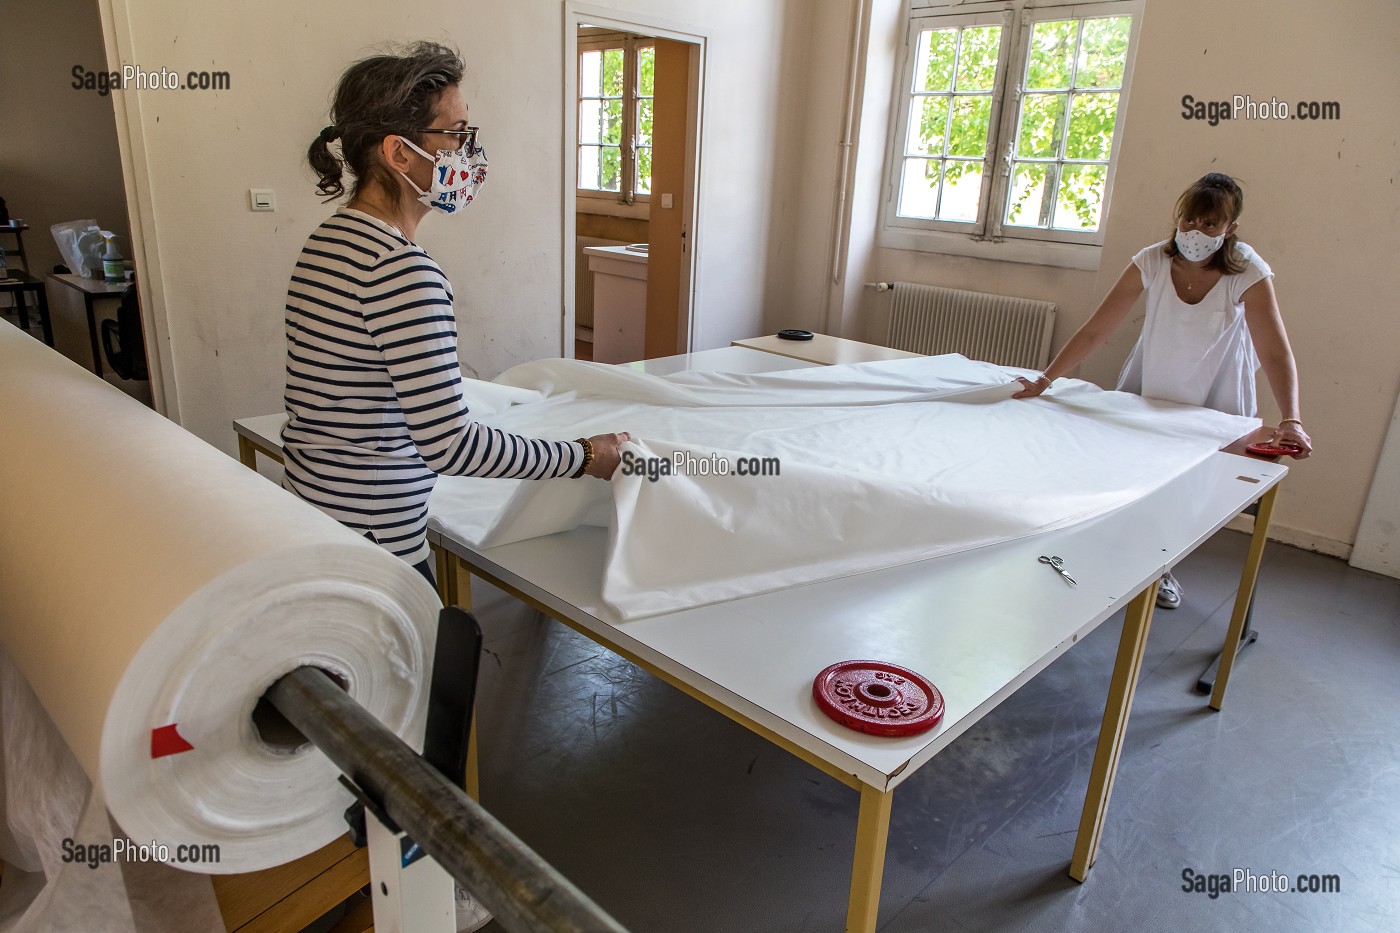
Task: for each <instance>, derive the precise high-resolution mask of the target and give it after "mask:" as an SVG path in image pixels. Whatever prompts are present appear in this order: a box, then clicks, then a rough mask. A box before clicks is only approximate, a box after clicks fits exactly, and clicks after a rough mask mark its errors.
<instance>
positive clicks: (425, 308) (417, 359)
mask: <svg viewBox="0 0 1400 933" xmlns="http://www.w3.org/2000/svg"><path fill="white" fill-rule="evenodd" d="M461 384H462V374H461V369H460V366H459V363H458V360H457V320H456V317H455V316H454V315H453V311H452V287H451V285H450V284H448V281H447V277H446V276H445V275H443V273H442V269H440V268H439V267H438V264H437V263H435V262H433V260H432V259H431V258H430V257H429V256H428V254H427V253H425V252H424V251H423V249H422V247H420V246H418V245H417V244H415V243H412V242H410V241H409V240H408V239H406V238H405V237H404V236H403V235H402V234H401V233H399V231H397V230H395V229H394V228H393V227H390V226H389V225H388V224H385V223H383V222H382V221H380V220H378V219H376V218H374V217H371V216H370V215H368V214H365V213H362V212H360V211H356V210H350V209H348V208H344V209H341V210H339V211H337V212H336V213H335V214H334V215H332V216H331V217H330V219H328V220H327V221H326V222H325V223H323V224H321V226H319V227H317V228H316V230H315V232H314V233H312V234H311V238H310V239H309V240H307V243H306V247H305V248H304V249H303V250H302V251H301V256H300V258H299V259H298V260H297V264H296V269H295V271H294V272H293V273H292V281H291V286H290V287H289V288H288V290H287V389H286V395H285V400H286V406H287V415H288V418H289V420H288V422H287V426H286V427H285V428H284V429H283V430H282V443H283V452H284V455H285V458H286V474H285V479H284V480H283V485H284V486H285V487H286V488H287V489H289V490H291V491H292V492H295V493H296V494H297V495H299V496H301V498H303V499H305V500H306V501H308V502H310V503H311V504H312V505H315V506H316V507H318V508H319V509H321V510H322V511H323V512H325V513H326V514H328V515H330V516H331V517H332V518H335V519H337V520H339V521H340V522H342V523H343V524H345V525H347V526H349V527H350V528H352V529H354V530H355V531H358V532H360V533H361V534H368V535H370V536H371V537H372V538H373V539H374V540H375V541H377V542H378V543H379V544H380V545H382V546H384V547H385V548H387V549H389V550H390V551H392V552H394V553H395V554H396V555H398V556H399V557H402V558H403V559H404V560H406V561H408V562H409V563H417V562H418V561H420V560H424V559H425V558H427V556H428V544H427V539H426V536H425V535H426V531H427V523H428V493H430V492H431V491H432V489H433V483H434V482H435V481H436V474H438V473H443V474H449V475H465V476H489V477H519V478H524V479H547V478H549V477H555V476H569V475H571V474H573V473H575V472H576V471H577V470H578V468H579V467H580V466H581V465H582V464H583V448H582V446H581V445H579V444H577V443H574V442H572V441H544V440H535V439H531V438H525V437H520V436H518V435H515V434H507V433H506V432H504V431H500V430H498V429H496V428H491V427H487V426H485V425H482V424H478V423H477V422H476V421H474V420H473V419H472V417H471V415H470V414H469V413H468V411H467V409H466V406H465V404H464V403H463V400H462V392H461Z"/></svg>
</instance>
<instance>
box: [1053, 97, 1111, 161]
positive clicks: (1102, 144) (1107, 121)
mask: <svg viewBox="0 0 1400 933" xmlns="http://www.w3.org/2000/svg"><path fill="white" fill-rule="evenodd" d="M1117 120H1118V93H1117V92H1116V91H1109V92H1107V93H1103V94H1075V95H1074V102H1073V103H1072V104H1071V105H1070V114H1069V130H1068V131H1067V133H1066V134H1065V158H1066V159H1105V160H1106V159H1107V158H1108V153H1109V150H1110V149H1112V148H1113V125H1114V123H1115V122H1117Z"/></svg>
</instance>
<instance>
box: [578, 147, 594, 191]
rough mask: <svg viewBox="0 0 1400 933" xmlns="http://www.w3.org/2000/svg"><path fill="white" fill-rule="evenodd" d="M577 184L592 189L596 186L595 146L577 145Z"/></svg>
mask: <svg viewBox="0 0 1400 933" xmlns="http://www.w3.org/2000/svg"><path fill="white" fill-rule="evenodd" d="M578 186H579V187H580V188H592V189H596V188H597V187H598V147H597V146H579V147H578Z"/></svg>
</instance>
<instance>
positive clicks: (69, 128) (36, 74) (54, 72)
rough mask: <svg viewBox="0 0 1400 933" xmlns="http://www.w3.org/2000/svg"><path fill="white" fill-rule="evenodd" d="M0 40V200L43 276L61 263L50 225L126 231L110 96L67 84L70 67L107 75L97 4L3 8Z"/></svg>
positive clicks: (7, 0)
mask: <svg viewBox="0 0 1400 933" xmlns="http://www.w3.org/2000/svg"><path fill="white" fill-rule="evenodd" d="M59 24H61V28H60V26H59ZM0 39H3V43H0V197H3V198H4V199H5V202H6V204H7V206H8V207H9V210H10V215H11V216H12V217H18V218H20V219H22V220H24V221H26V222H27V223H28V224H29V225H30V227H31V228H32V229H31V230H29V231H28V232H27V233H26V234H25V238H24V246H25V252H26V253H28V254H29V260H30V268H31V271H33V272H35V273H36V274H38V273H44V272H49V271H50V270H51V269H52V268H53V266H54V264H55V263H58V262H61V261H62V260H61V259H60V258H59V252H58V247H57V246H56V245H55V244H54V241H53V236H52V235H51V234H50V233H49V227H50V226H52V225H53V224H56V223H60V222H62V221H66V220H82V219H86V218H92V219H93V220H96V221H97V223H98V224H99V225H100V226H102V227H103V228H104V229H107V230H112V231H115V232H116V233H119V234H121V235H122V236H123V237H125V236H126V233H127V223H126V199H125V196H124V194H123V192H122V177H121V162H120V158H119V156H118V152H117V131H116V125H115V123H114V121H113V118H112V100H111V97H110V96H106V97H103V96H99V95H98V93H97V92H96V91H85V90H75V89H74V88H73V86H72V85H73V76H72V68H73V66H74V65H82V66H83V67H84V69H85V70H88V71H94V72H97V71H103V70H105V69H106V67H107V65H106V63H107V56H106V53H105V52H104V50H103V45H102V23H101V20H100V19H99V17H98V13H97V0H4V6H3V9H0ZM12 242H13V240H12V238H10V237H5V238H4V239H3V242H0V246H5V247H7V248H8V246H9V245H10V244H11V243H12ZM117 246H118V248H119V249H121V250H122V251H123V253H124V254H125V255H130V253H129V251H128V250H127V246H128V243H127V241H126V240H125V239H121V240H118V241H117ZM86 355H88V354H87V353H86V350H85V351H84V356H86Z"/></svg>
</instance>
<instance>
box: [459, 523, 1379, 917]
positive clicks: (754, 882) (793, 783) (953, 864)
mask: <svg viewBox="0 0 1400 933" xmlns="http://www.w3.org/2000/svg"><path fill="white" fill-rule="evenodd" d="M1246 542H1247V539H1246V538H1245V537H1244V536H1243V535H1240V534H1237V533H1234V532H1222V533H1221V534H1219V535H1217V536H1216V537H1215V538H1214V539H1213V540H1211V541H1210V542H1208V543H1207V544H1206V545H1204V546H1203V547H1202V548H1200V549H1199V550H1198V551H1197V553H1196V554H1194V555H1193V556H1192V557H1191V558H1190V559H1188V560H1187V561H1185V562H1184V563H1183V564H1182V565H1181V566H1180V567H1179V568H1178V575H1179V577H1180V578H1181V579H1182V581H1183V584H1184V586H1185V590H1186V597H1185V604H1184V605H1183V606H1182V607H1181V608H1180V609H1178V610H1175V611H1171V612H1163V611H1158V612H1157V613H1156V615H1155V617H1154V620H1153V624H1152V632H1151V638H1150V642H1149V646H1148V654H1147V659H1146V663H1145V668H1144V671H1145V672H1144V675H1143V679H1142V682H1141V684H1140V686H1139V689H1138V693H1137V699H1136V702H1135V705H1134V709H1133V717H1132V720H1131V723H1130V726H1129V732H1128V740H1127V746H1126V748H1125V750H1124V754H1123V759H1122V763H1121V766H1120V769H1119V773H1118V780H1117V783H1116V785H1115V789H1114V793H1113V799H1112V803H1111V806H1110V808H1109V819H1108V826H1107V829H1106V830H1105V834H1104V838H1103V843H1102V847H1101V851H1100V856H1099V860H1098V864H1097V865H1096V867H1095V868H1094V870H1093V871H1092V872H1091V874H1090V877H1089V880H1088V882H1087V883H1085V884H1083V885H1080V884H1077V883H1075V882H1074V881H1072V880H1070V879H1069V877H1068V876H1067V875H1066V871H1065V870H1066V866H1067V865H1068V862H1069V858H1070V853H1071V849H1072V847H1073V843H1074V831H1075V828H1076V826H1077V824H1078V819H1079V814H1080V808H1081V806H1082V804H1083V798H1084V791H1085V785H1086V782H1087V780H1088V771H1089V765H1090V760H1091V758H1092V754H1093V746H1094V742H1095V740H1096V738H1097V734H1098V727H1099V716H1100V715H1101V713H1102V709H1103V702H1104V696H1105V693H1106V691H1107V685H1108V678H1109V673H1110V670H1111V667H1112V664H1113V656H1114V652H1115V651H1116V648H1117V642H1118V634H1119V629H1120V627H1121V617H1119V618H1118V619H1115V620H1111V621H1110V622H1108V623H1105V624H1104V625H1103V626H1101V627H1100V628H1099V629H1098V630H1097V631H1096V632H1095V633H1094V634H1093V635H1092V636H1090V637H1089V638H1087V639H1086V640H1084V641H1083V642H1082V643H1081V644H1080V645H1078V646H1077V647H1076V648H1075V649H1074V650H1072V651H1071V652H1069V653H1068V654H1066V655H1065V656H1064V657H1062V658H1061V659H1060V660H1058V661H1057V662H1055V663H1054V664H1053V665H1051V666H1050V667H1049V668H1048V669H1047V670H1045V671H1044V672H1043V673H1041V674H1040V676H1038V677H1037V678H1035V679H1034V680H1033V681H1031V682H1030V683H1029V684H1027V685H1026V686H1025V687H1023V688H1022V689H1021V690H1020V691H1019V692H1018V693H1016V694H1015V695H1014V696H1013V697H1012V698H1011V699H1009V700H1008V701H1006V702H1005V703H1003V704H1002V705H1001V706H1000V707H999V708H998V709H996V710H995V711H994V712H993V713H992V714H991V715H989V716H987V717H986V718H985V719H984V720H983V721H982V722H981V723H979V724H978V725H977V726H975V727H973V728H972V729H971V730H970V731H969V732H968V733H967V734H965V735H964V736H963V737H961V738H960V739H959V740H958V741H957V742H955V743H954V744H953V745H952V746H951V747H950V748H949V749H948V750H947V751H946V752H944V753H943V754H941V755H939V756H938V757H937V758H935V759H934V760H933V762H932V763H930V764H929V765H927V766H926V767H924V768H923V769H922V770H920V771H919V772H918V773H917V774H916V775H914V776H913V777H912V778H910V779H909V780H908V781H906V782H905V783H904V784H903V785H902V786H901V787H900V788H899V789H898V790H897V791H896V793H895V798H894V814H893V824H892V828H891V832H890V840H889V851H888V856H887V861H886V869H885V880H884V892H883V896H882V899H881V908H880V929H881V930H882V931H884V930H887V931H892V933H893V931H922V930H1105V931H1126V930H1172V931H1176V930H1181V929H1195V930H1230V931H1235V930H1270V931H1273V930H1329V931H1330V930H1341V931H1352V930H1356V931H1364V930H1385V931H1390V930H1397V929H1400V676H1397V673H1400V581H1397V580H1393V579H1388V578H1385V577H1380V576H1377V575H1374V574H1369V573H1365V572H1361V571H1357V570H1353V569H1351V568H1350V567H1348V566H1347V565H1346V564H1344V563H1342V562H1341V561H1337V560H1333V559H1330V558H1326V557H1322V556H1319V555H1316V554H1310V553H1306V552H1303V551H1299V550H1296V549H1292V548H1287V547H1283V546H1279V545H1272V544H1271V545H1270V546H1269V550H1268V552H1267V554H1266V563H1265V566H1264V569H1263V573H1262V578H1261V579H1262V587H1263V589H1262V592H1261V594H1260V596H1259V604H1258V610H1257V613H1256V623H1257V627H1258V628H1259V629H1260V631H1261V632H1262V638H1261V640H1260V642H1259V643H1258V644H1256V645H1254V646H1253V647H1251V648H1250V649H1249V651H1248V652H1247V653H1246V654H1245V655H1244V656H1243V658H1242V660H1241V662H1240V665H1239V666H1238V667H1237V668H1236V671H1235V675H1234V677H1233V678H1232V680H1231V686H1230V693H1229V697H1228V701H1227V703H1226V708H1225V711H1224V712H1223V713H1212V712H1210V711H1209V710H1208V708H1207V707H1206V704H1205V698H1204V697H1202V696H1200V695H1199V694H1197V693H1196V692H1195V682H1196V677H1197V675H1198V673H1199V672H1200V671H1201V669H1202V668H1203V667H1204V665H1205V664H1206V663H1208V661H1209V660H1210V658H1211V657H1213V656H1214V654H1215V653H1216V651H1217V650H1218V649H1219V646H1220V642H1221V640H1222V639H1223V637H1224V630H1225V623H1226V620H1227V618H1228V613H1229V609H1230V603H1231V600H1232V599H1233V591H1234V585H1235V582H1236V580H1237V578H1238V573H1239V568H1240V565H1241V563H1242V561H1243V557H1244V550H1245V546H1246ZM474 596H475V599H476V614H477V616H478V618H479V620H480V621H481V624H482V627H483V630H484V631H485V633H486V647H487V653H486V655H485V656H484V657H483V665H482V671H483V673H482V681H481V687H480V692H479V701H478V702H479V706H478V710H479V716H478V721H479V723H480V728H481V730H482V735H481V741H482V754H483V765H482V796H483V802H484V803H485V804H486V806H487V807H488V809H490V810H491V811H492V812H494V813H495V814H496V815H497V816H498V817H499V818H500V819H502V820H503V821H504V822H505V823H506V824H507V825H508V826H510V827H511V828H512V829H513V830H514V831H515V832H516V833H517V834H519V835H520V836H521V837H522V838H523V839H524V840H525V841H526V842H527V843H529V844H530V845H532V846H533V847H535V848H536V850H537V851H539V852H540V853H541V854H542V855H543V856H544V857H545V858H546V859H548V860H550V861H551V862H552V863H553V864H554V865H555V866H556V867H558V868H559V869H560V870H562V871H563V872H564V873H565V874H566V875H567V876H568V877H569V878H571V879H572V880H573V881H574V882H575V883H576V884H578V885H579V886H580V887H581V888H582V889H583V890H584V891H585V892H587V893H588V894H589V895H590V896H592V897H593V898H594V899H595V900H596V901H598V902H599V903H600V904H601V905H603V906H604V907H605V908H606V909H608V910H609V911H611V912H612V913H613V914H614V915H615V916H616V917H617V918H618V919H619V920H620V921H621V922H622V923H623V924H624V925H625V926H627V927H628V928H629V929H631V930H632V931H634V933H641V931H678V933H679V931H697V933H698V931H705V933H713V931H736V933H737V931H750V930H752V931H764V933H769V931H772V933H780V931H805V930H831V931H834V930H839V929H841V926H842V921H843V919H844V916H845V902H846V893H847V885H848V883H849V873H850V868H851V849H852V846H853V844H854V838H855V825H856V820H855V818H856V803H857V797H856V794H855V792H854V791H852V790H850V789H848V788H846V787H845V786H844V785H841V784H839V783H837V782H836V781H834V780H832V779H830V778H828V777H826V776H825V775H823V774H821V773H820V772H818V771H816V770H815V769H813V768H811V767H809V766H807V765H805V764H803V763H802V762H800V761H799V760H797V759H796V758H793V757H791V756H790V755H788V754H786V753H785V752H783V751H781V750H779V749H776V748H774V747H772V746H770V745H768V744H767V743H766V742H764V741H763V740H761V739H759V738H758V737H756V736H754V735H752V734H750V733H749V732H747V731H746V730H744V729H743V728H741V727H740V726H738V725H735V724H734V723H732V722H730V721H729V720H727V719H725V718H724V717H723V716H721V715H719V714H718V713H715V712H712V711H711V710H709V709H707V708H705V707H704V706H702V705H701V704H699V703H698V702H696V701H694V700H691V699H689V698H688V697H686V696H684V695H683V694H681V693H680V692H679V691H677V690H675V689H673V688H671V687H669V686H667V685H666V684H664V683H662V682H660V681H658V680H657V679H655V678H653V677H651V676H650V675H648V674H646V673H644V672H642V671H641V670H639V669H638V668H636V667H634V666H632V665H631V664H629V663H627V662H626V661H623V660H622V659H620V658H618V657H616V656H615V655H612V654H610V653H608V652H606V651H604V650H603V649H601V648H599V647H597V646H596V645H594V644H593V643H592V642H589V641H587V640H586V639H584V638H582V637H581V636H579V635H576V634H574V633H573V632H571V631H569V630H568V629H565V628H564V627H563V626H561V625H559V624H557V623H555V622H553V621H550V620H546V619H543V618H542V617H541V616H539V615H538V614H537V613H535V612H533V611H532V610H530V609H528V608H527V607H524V606H522V605H521V604H519V603H517V602H515V601H514V600H512V599H510V598H509V597H507V596H505V595H504V594H502V593H499V592H497V591H493V590H490V589H489V588H487V587H485V586H483V585H482V584H480V583H478V584H477V586H476V590H475V593H474ZM1187 868H1190V869H1192V870H1193V871H1195V872H1197V873H1202V874H1216V873H1229V872H1231V871H1232V870H1233V869H1235V868H1241V869H1249V870H1252V871H1253V872H1254V873H1255V874H1256V875H1267V874H1268V873H1269V872H1271V871H1278V872H1282V873H1285V874H1287V875H1289V876H1290V877H1292V876H1296V875H1298V874H1300V873H1306V874H1317V875H1336V876H1338V877H1339V879H1340V887H1341V890H1340V893H1325V894H1324V893H1317V894H1305V893H1272V892H1271V893H1243V892H1241V893H1235V894H1224V895H1221V896H1218V897H1216V898H1211V897H1210V896H1209V895H1208V894H1206V893H1194V892H1191V893H1188V892H1185V891H1183V890H1182V886H1183V870H1184V869H1187ZM487 929H488V930H498V929H499V926H498V925H495V924H493V925H492V926H489V927H488V928H487Z"/></svg>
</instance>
